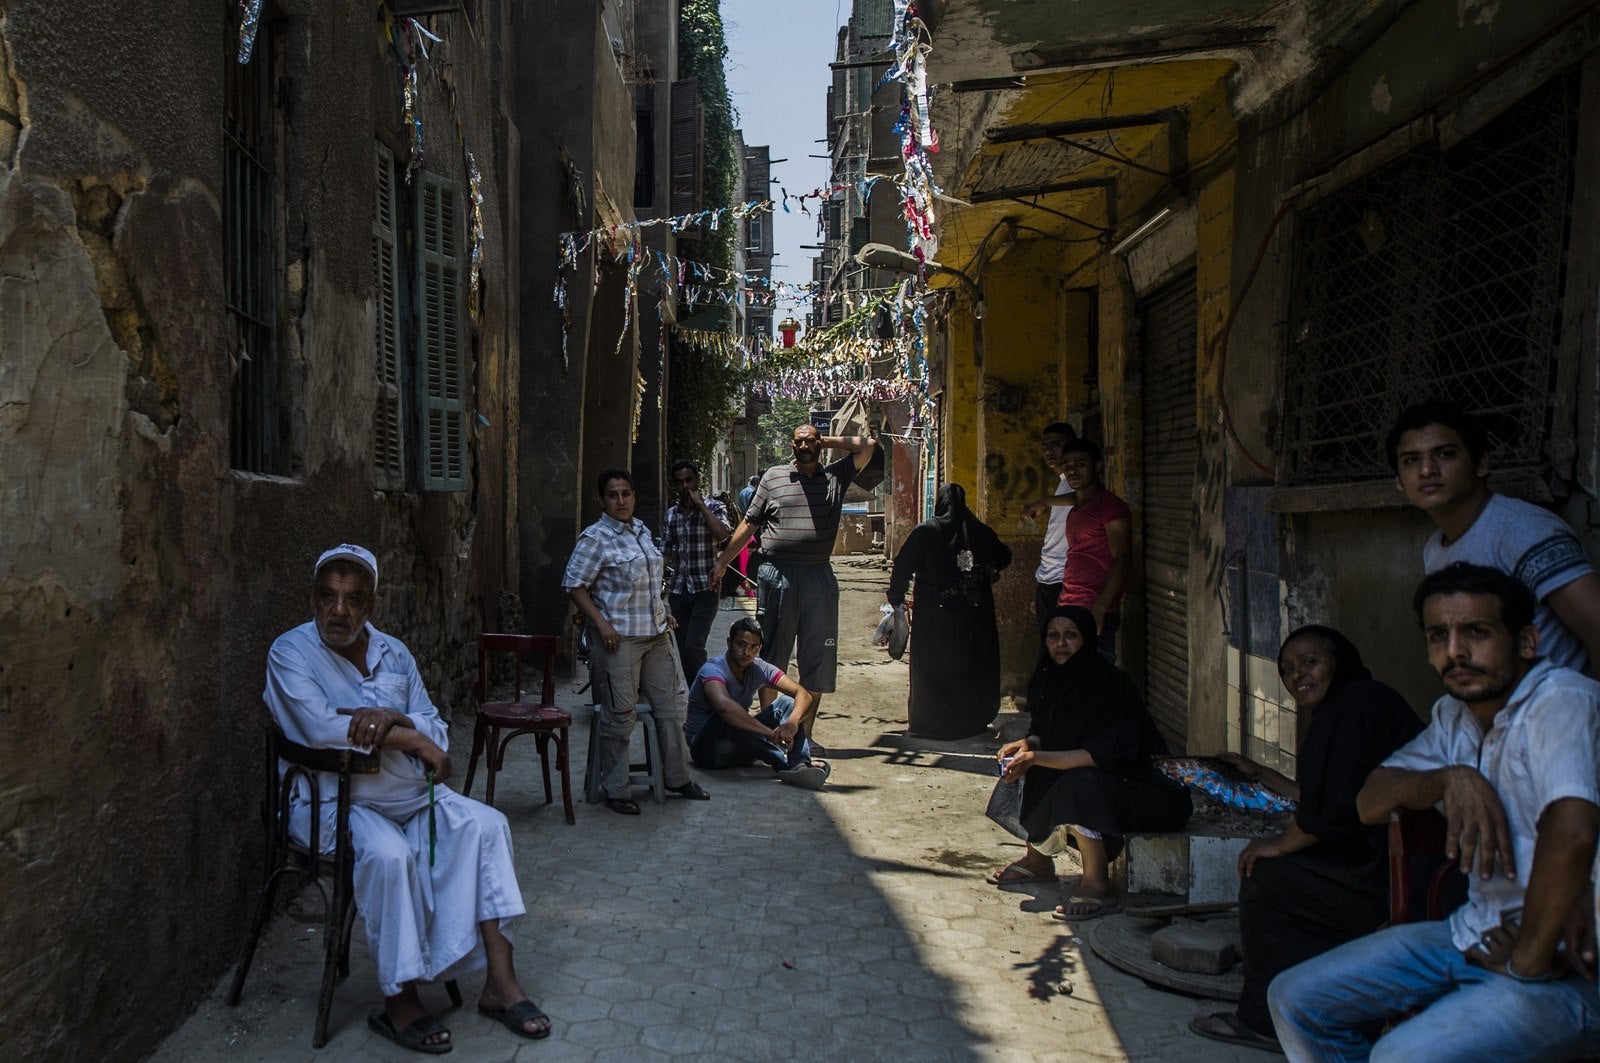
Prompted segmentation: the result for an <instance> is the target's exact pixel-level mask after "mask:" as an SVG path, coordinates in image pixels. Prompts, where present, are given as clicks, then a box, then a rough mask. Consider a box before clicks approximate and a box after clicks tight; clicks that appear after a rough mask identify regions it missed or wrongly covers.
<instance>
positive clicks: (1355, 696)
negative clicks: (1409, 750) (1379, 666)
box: [1278, 624, 1422, 888]
mask: <svg viewBox="0 0 1600 1063" xmlns="http://www.w3.org/2000/svg"><path fill="white" fill-rule="evenodd" d="M1302 635H1310V636H1311V637H1312V638H1314V639H1316V640H1318V641H1319V642H1321V643H1323V644H1324V646H1326V647H1328V648H1330V650H1331V652H1332V653H1333V676H1332V677H1331V678H1330V679H1329V680H1328V693H1327V695H1326V696H1325V697H1324V698H1323V699H1322V704H1320V705H1318V706H1317V707H1316V709H1315V710H1314V712H1313V713H1312V716H1311V726H1310V727H1308V728H1307V729H1306V733H1305V737H1304V738H1303V739H1302V740H1301V742H1300V743H1299V751H1298V754H1297V757H1296V769H1297V771H1296V774H1297V776H1298V780H1299V783H1300V805H1299V808H1297V809H1296V810H1295V822H1296V823H1297V824H1299V826H1300V829H1301V830H1303V831H1305V832H1306V833H1307V834H1314V835H1316V836H1317V837H1318V838H1319V839H1321V844H1320V845H1319V846H1318V850H1319V852H1321V853H1322V854H1323V855H1324V856H1330V855H1331V856H1332V857H1335V858H1337V859H1340V860H1342V861H1344V862H1346V863H1348V864H1349V865H1350V867H1351V868H1352V869H1356V868H1358V867H1359V868H1360V869H1361V871H1362V873H1363V874H1367V875H1371V876H1378V878H1374V879H1373V882H1372V883H1369V885H1373V884H1374V883H1376V885H1375V886H1374V888H1381V885H1382V883H1381V881H1380V879H1381V876H1380V875H1379V871H1381V867H1379V866H1378V865H1379V864H1381V861H1378V864H1374V863H1373V861H1375V860H1377V858H1378V856H1379V854H1380V853H1381V852H1382V849H1383V828H1382V827H1371V828H1369V827H1366V826H1364V825H1363V824H1362V822H1361V816H1360V813H1359V811H1358V810H1357V808H1356V794H1357V793H1358V792H1360V790H1361V786H1362V784H1363V783H1364V782H1365V781H1366V778H1367V774H1368V773H1369V772H1371V771H1372V769H1373V768H1375V767H1377V766H1378V765H1379V764H1380V763H1382V762H1383V760H1384V758H1385V757H1387V756H1389V754H1391V753H1393V752H1394V751H1395V750H1396V749H1399V748H1400V747H1401V746H1402V745H1404V744H1405V743H1406V742H1409V741H1410V740H1411V739H1412V738H1413V737H1415V736H1416V734H1417V732H1419V731H1421V730H1422V721H1421V720H1419V719H1418V718H1417V716H1416V714H1415V713H1413V712H1412V711H1411V709H1410V707H1409V706H1408V705H1407V704H1406V702H1405V699H1404V698H1402V697H1401V696H1400V695H1399V694H1398V693H1397V692H1396V691H1395V690H1394V689H1393V688H1392V687H1390V686H1388V685H1387V684H1384V683H1380V682H1378V681H1377V680H1375V679H1373V678H1372V673H1371V672H1370V671H1368V670H1367V666H1366V663H1365V662H1363V661H1362V660H1361V651H1360V650H1358V649H1356V647H1355V643H1353V642H1351V641H1350V640H1349V639H1347V638H1345V637H1344V635H1343V634H1342V633H1340V632H1338V631H1336V630H1334V629H1333V628H1331V627H1326V626H1324V625H1322V624H1307V625H1306V626H1305V627H1301V628H1296V629H1295V630H1294V631H1291V632H1290V633H1289V637H1288V638H1286V639H1284V640H1283V645H1284V646H1287V645H1289V643H1290V642H1292V641H1294V640H1295V639H1297V638H1299V637H1300V636H1302ZM1278 656H1279V657H1282V656H1283V648H1282V647H1279V649H1278Z"/></svg>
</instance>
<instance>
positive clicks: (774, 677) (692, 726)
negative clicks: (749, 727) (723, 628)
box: [683, 653, 783, 742]
mask: <svg viewBox="0 0 1600 1063" xmlns="http://www.w3.org/2000/svg"><path fill="white" fill-rule="evenodd" d="M781 675H783V673H782V672H781V671H779V670H778V666H777V665H774V664H769V663H767V662H766V661H763V660H762V659H761V658H760V657H757V658H756V659H755V660H753V661H751V662H750V667H749V668H746V669H745V670H744V682H742V683H741V682H740V681H739V680H737V679H735V678H734V675H733V666H732V665H730V664H729V663H728V655H727V654H726V653H724V654H723V655H722V656H721V657H714V658H712V659H711V660H709V661H707V662H706V663H705V664H703V665H701V666H700V671H699V672H697V673H696V674H695V677H694V685H692V686H691V687H690V688H689V716H688V719H686V720H684V722H683V737H684V738H685V739H687V740H688V741H690V742H693V741H694V740H695V737H696V736H697V735H699V734H700V729H701V728H702V727H704V726H705V725H706V721H707V720H709V719H710V718H711V717H713V716H715V715H716V714H717V710H716V709H714V708H712V707H711V703H710V702H709V701H707V700H706V692H705V685H706V684H707V683H721V684H722V686H723V688H724V689H725V690H726V691H727V692H728V697H730V698H732V699H733V700H734V703H735V704H737V705H738V706H739V707H740V708H741V709H744V710H745V711H746V712H748V711H749V710H750V703H751V701H753V700H754V699H755V696H756V693H757V691H759V690H760V689H761V688H762V687H770V686H776V685H777V683H778V677H779V676H781Z"/></svg>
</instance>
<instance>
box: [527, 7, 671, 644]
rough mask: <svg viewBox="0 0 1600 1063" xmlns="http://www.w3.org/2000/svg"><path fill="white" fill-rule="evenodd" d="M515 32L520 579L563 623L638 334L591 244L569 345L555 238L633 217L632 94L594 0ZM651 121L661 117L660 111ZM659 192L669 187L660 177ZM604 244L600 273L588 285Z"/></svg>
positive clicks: (573, 302) (619, 278)
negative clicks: (559, 298) (571, 567)
mask: <svg viewBox="0 0 1600 1063" xmlns="http://www.w3.org/2000/svg"><path fill="white" fill-rule="evenodd" d="M556 26H559V27H560V28H561V30H560V32H559V33H556V32H553V31H552V27H556ZM514 32H515V37H514V43H513V49H514V56H515V62H514V67H515V69H516V71H517V75H516V76H517V93H516V106H517V111H516V114H517V118H518V121H519V123H520V125H521V128H522V142H521V172H522V195H523V197H524V200H525V202H528V203H531V204H540V205H541V206H540V208H539V209H528V210H525V211H523V212H522V215H521V225H520V228H519V236H518V238H519V240H520V241H521V246H522V247H523V248H524V249H525V256H524V268H523V271H522V274H521V280H520V293H521V305H520V325H519V327H520V330H521V339H522V345H523V349H524V350H525V351H526V352H527V356H526V357H525V358H524V359H523V360H522V362H521V377H520V379H521V387H522V393H523V394H524V395H526V396H528V401H529V414H528V416H526V417H525V418H524V419H523V420H522V422H521V434H520V439H519V440H518V447H519V450H518V453H519V463H520V468H521V481H520V489H519V492H518V495H517V496H516V505H517V509H518V520H519V523H518V529H519V536H520V544H521V545H520V549H521V554H520V556H521V562H522V563H521V566H520V573H521V588H522V599H523V606H524V609H525V610H526V613H527V618H528V620H527V622H528V627H529V630H531V631H542V632H548V633H560V632H563V631H566V630H569V629H568V628H566V626H565V621H566V618H567V616H568V613H569V606H568V604H567V596H566V592H565V591H563V590H562V589H561V576H562V573H563V572H564V571H565V569H566V564H567V558H568V556H570V555H571V553H572V545H573V543H574V542H576V540H577V536H578V532H579V531H580V530H581V529H582V527H583V525H584V523H586V522H587V521H590V520H593V519H595V517H597V516H598V515H599V510H600V502H599V498H598V496H597V495H596V493H595V489H594V476H595V474H597V473H598V472H600V470H601V469H603V468H606V467H607V466H611V465H621V466H627V465H628V464H629V463H630V459H631V446H630V443H631V436H632V415H633V397H634V369H635V366H636V364H637V349H638V339H637V335H636V332H637V330H636V329H635V328H632V327H630V328H629V330H628V333H627V335H626V336H623V337H622V344H621V349H620V352H619V350H618V338H619V334H620V333H622V330H623V323H624V322H623V318H624V311H623V293H624V290H625V276H624V270H625V267H624V266H621V265H619V264H617V263H615V262H614V261H613V260H612V257H611V256H610V255H607V254H605V253H603V251H601V249H599V248H590V249H589V251H588V253H586V254H584V255H583V256H581V258H580V262H579V265H578V268H577V270H576V271H568V272H567V286H568V288H567V290H568V297H567V310H566V322H567V329H566V340H565V345H564V347H563V339H562V313H561V312H560V311H558V310H557V309H556V308H555V307H554V306H553V305H552V304H551V301H550V293H551V292H552V290H553V289H554V288H555V284H556V250H557V246H558V244H557V240H558V238H559V236H560V234H561V233H563V232H567V231H574V230H580V231H587V230H589V229H590V228H592V227H595V226H598V225H609V224H614V223H616V222H617V221H619V220H627V219H631V218H632V216H633V213H632V202H633V159H634V131H633V98H632V95H631V92H630V91H629V89H628V87H627V86H626V85H625V84H624V83H623V81H622V75H621V72H620V71H619V69H618V67H617V63H616V60H615V59H614V58H613V57H612V52H611V45H610V42H609V41H608V39H607V37H606V35H605V32H604V26H603V25H602V23H601V19H600V11H599V9H598V8H597V7H596V5H595V4H593V3H592V2H588V0H552V3H551V4H550V5H548V7H547V9H546V11H545V13H544V14H543V15H541V16H540V17H539V18H537V19H533V18H529V19H522V20H520V21H519V22H518V23H516V25H515V26H514ZM667 73H668V72H666V71H659V70H658V71H657V75H658V76H662V77H665V76H666V75H667ZM656 119H657V121H658V122H664V121H666V114H665V112H664V111H658V113H657V116H656ZM656 191H657V195H658V196H665V195H667V189H666V188H665V187H664V186H662V185H659V184H658V187H657V190H656ZM596 256H598V257H599V258H600V260H601V262H600V267H599V273H600V275H601V283H600V285H599V287H598V289H596V290H593V291H591V288H590V284H589V278H590V277H591V276H593V275H594V273H595V272H596V263H595V257H596ZM639 320H640V318H639V314H638V308H637V306H635V307H634V310H633V312H632V322H633V323H634V324H637V323H638V322H639ZM649 325H650V327H651V328H654V327H656V322H655V321H654V319H653V317H652V319H651V320H650V322H649ZM663 386H665V385H663Z"/></svg>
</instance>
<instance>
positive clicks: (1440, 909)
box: [1389, 808, 1455, 926]
mask: <svg viewBox="0 0 1600 1063" xmlns="http://www.w3.org/2000/svg"><path fill="white" fill-rule="evenodd" d="M1445 826H1446V824H1445V818H1444V817H1443V816H1442V815H1440V814H1439V813H1438V812H1437V811H1436V810H1434V809H1431V808H1424V809H1417V810H1410V809H1403V810H1400V811H1396V812H1391V813H1389V923H1390V925H1391V926H1398V925H1399V924H1401V923H1410V922H1414V921H1415V912H1414V911H1413V906H1412V899H1413V896H1414V895H1413V892H1412V890H1413V888H1414V887H1413V877H1412V876H1413V872H1414V871H1415V870H1416V867H1415V866H1414V865H1416V864H1419V863H1425V862H1428V858H1430V857H1436V858H1438V861H1439V865H1438V867H1437V868H1435V869H1433V870H1432V872H1431V874H1430V876H1429V879H1428V888H1427V895H1426V899H1425V903H1424V905H1423V911H1422V917H1423V918H1424V919H1443V918H1444V917H1445V915H1447V914H1448V913H1447V912H1445V910H1444V892H1445V887H1446V886H1447V885H1448V884H1449V882H1450V872H1452V871H1454V870H1455V865H1454V864H1452V863H1450V862H1449V861H1448V860H1445V859H1444V840H1445V839H1444V834H1445Z"/></svg>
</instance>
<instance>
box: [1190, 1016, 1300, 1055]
mask: <svg viewBox="0 0 1600 1063" xmlns="http://www.w3.org/2000/svg"><path fill="white" fill-rule="evenodd" d="M1189 1029H1190V1030H1191V1031H1192V1032H1194V1033H1197V1034H1199V1035H1200V1036H1201V1037H1206V1038H1209V1039H1211V1040H1213V1041H1221V1042H1222V1043H1223V1044H1225V1045H1243V1046H1244V1047H1246V1048H1259V1049H1262V1050H1263V1051H1266V1052H1282V1051H1283V1046H1282V1045H1280V1044H1278V1039H1277V1038H1276V1037H1268V1036H1267V1035H1266V1034H1261V1033H1256V1032H1255V1031H1254V1030H1252V1029H1251V1028H1250V1027H1248V1026H1246V1025H1245V1024H1244V1020H1243V1019H1241V1018H1239V1013H1238V1012H1236V1011H1217V1012H1212V1013H1211V1014H1210V1015H1196V1016H1195V1017H1194V1018H1192V1019H1190V1020H1189Z"/></svg>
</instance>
